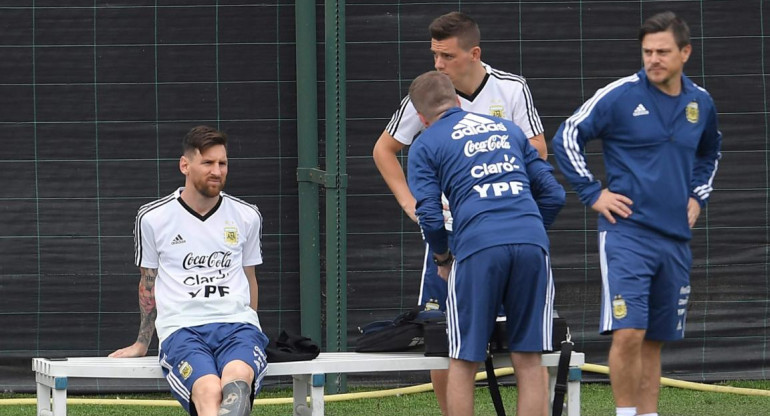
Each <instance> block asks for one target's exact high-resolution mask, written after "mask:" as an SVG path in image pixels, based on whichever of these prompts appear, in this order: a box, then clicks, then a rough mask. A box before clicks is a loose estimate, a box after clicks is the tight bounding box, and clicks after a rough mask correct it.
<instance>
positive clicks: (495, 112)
mask: <svg viewBox="0 0 770 416" xmlns="http://www.w3.org/2000/svg"><path fill="white" fill-rule="evenodd" d="M504 113H505V108H503V106H501V105H492V106H489V115H490V116H495V117H500V118H505V115H504Z"/></svg>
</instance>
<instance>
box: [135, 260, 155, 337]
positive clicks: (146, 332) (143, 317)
mask: <svg viewBox="0 0 770 416" xmlns="http://www.w3.org/2000/svg"><path fill="white" fill-rule="evenodd" d="M141 274H142V278H141V280H140V281H139V313H140V322H139V335H138V336H137V337H136V342H138V343H140V344H144V345H150V341H151V340H152V336H153V334H154V333H155V318H156V317H157V316H158V310H157V308H156V305H155V280H156V279H157V277H158V270H157V269H146V268H142V269H141Z"/></svg>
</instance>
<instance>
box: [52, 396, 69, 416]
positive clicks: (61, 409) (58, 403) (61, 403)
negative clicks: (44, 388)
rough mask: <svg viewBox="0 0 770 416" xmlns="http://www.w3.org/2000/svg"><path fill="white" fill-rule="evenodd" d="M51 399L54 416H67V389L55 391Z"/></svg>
mask: <svg viewBox="0 0 770 416" xmlns="http://www.w3.org/2000/svg"><path fill="white" fill-rule="evenodd" d="M51 398H52V400H51V401H52V402H53V403H52V404H53V416H67V389H53V391H52V392H51Z"/></svg>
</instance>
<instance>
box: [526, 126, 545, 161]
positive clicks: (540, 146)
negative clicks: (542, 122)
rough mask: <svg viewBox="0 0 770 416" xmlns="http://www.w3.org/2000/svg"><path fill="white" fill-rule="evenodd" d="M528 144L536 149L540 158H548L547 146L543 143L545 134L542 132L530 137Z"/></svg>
mask: <svg viewBox="0 0 770 416" xmlns="http://www.w3.org/2000/svg"><path fill="white" fill-rule="evenodd" d="M529 144H531V145H532V147H534V148H535V149H537V154H539V155H540V158H541V159H543V160H546V159H548V146H547V145H546V144H545V135H544V134H543V133H540V134H538V135H537V136H532V137H530V138H529Z"/></svg>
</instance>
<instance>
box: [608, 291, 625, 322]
mask: <svg viewBox="0 0 770 416" xmlns="http://www.w3.org/2000/svg"><path fill="white" fill-rule="evenodd" d="M627 314H628V309H626V301H625V300H623V297H622V296H620V295H616V296H615V299H613V301H612V315H613V316H614V317H615V319H623V318H625V317H626V315H627Z"/></svg>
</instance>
